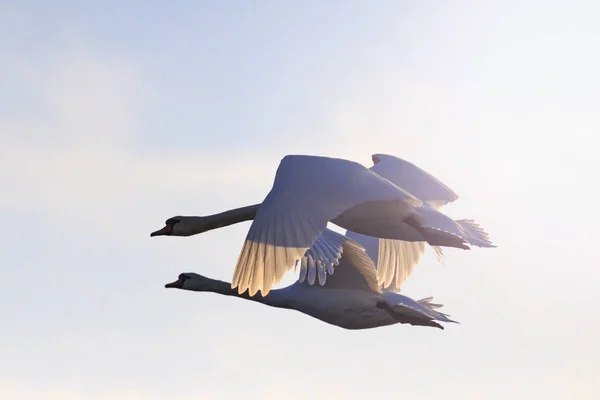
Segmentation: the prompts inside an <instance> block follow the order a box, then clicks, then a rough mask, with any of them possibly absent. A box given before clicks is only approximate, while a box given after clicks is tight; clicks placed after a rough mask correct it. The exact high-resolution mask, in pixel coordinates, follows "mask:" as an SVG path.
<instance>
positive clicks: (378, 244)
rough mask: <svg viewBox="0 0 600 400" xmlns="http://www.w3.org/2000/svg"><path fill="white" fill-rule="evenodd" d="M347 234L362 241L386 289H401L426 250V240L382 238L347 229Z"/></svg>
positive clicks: (381, 285)
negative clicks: (407, 240)
mask: <svg viewBox="0 0 600 400" xmlns="http://www.w3.org/2000/svg"><path fill="white" fill-rule="evenodd" d="M346 236H347V237H349V238H350V239H352V240H355V241H356V242H358V243H360V244H361V245H362V246H363V247H364V248H365V249H366V250H367V253H368V254H369V256H370V257H371V259H372V260H373V263H374V264H375V266H376V267H377V280H378V284H379V286H380V287H381V288H383V289H384V290H392V291H395V292H397V291H399V290H400V286H401V285H402V283H403V282H404V281H405V280H406V278H408V277H409V276H410V275H411V274H412V272H413V270H414V267H415V265H417V263H418V262H419V260H420V258H421V256H422V255H423V253H424V251H425V242H406V241H403V240H393V239H381V238H376V237H372V236H366V235H361V234H359V233H356V232H352V231H347V232H346Z"/></svg>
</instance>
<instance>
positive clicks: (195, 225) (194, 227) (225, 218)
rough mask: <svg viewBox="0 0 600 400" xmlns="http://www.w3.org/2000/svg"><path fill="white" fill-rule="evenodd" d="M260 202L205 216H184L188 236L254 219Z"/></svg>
mask: <svg viewBox="0 0 600 400" xmlns="http://www.w3.org/2000/svg"><path fill="white" fill-rule="evenodd" d="M259 206H260V204H253V205H251V206H246V207H240V208H234V209H232V210H228V211H224V212H222V213H218V214H213V215H207V216H203V217H184V218H185V224H186V229H185V233H186V234H187V236H191V235H197V234H199V233H203V232H207V231H211V230H213V229H218V228H222V227H225V226H229V225H233V224H237V223H240V222H244V221H250V220H253V219H254V217H255V216H256V213H257V211H258V207H259Z"/></svg>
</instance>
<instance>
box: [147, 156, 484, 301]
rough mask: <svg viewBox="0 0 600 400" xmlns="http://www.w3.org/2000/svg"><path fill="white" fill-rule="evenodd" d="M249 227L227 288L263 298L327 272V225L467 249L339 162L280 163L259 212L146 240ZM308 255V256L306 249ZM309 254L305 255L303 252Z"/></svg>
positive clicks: (184, 223)
mask: <svg viewBox="0 0 600 400" xmlns="http://www.w3.org/2000/svg"><path fill="white" fill-rule="evenodd" d="M249 219H254V221H253V223H252V225H251V227H250V230H249V232H248V235H247V237H246V241H245V242H244V245H243V248H242V251H241V253H240V256H239V258H238V262H237V264H236V267H235V271H234V275H233V279H232V288H236V287H237V288H238V292H239V293H243V292H245V291H246V290H247V289H250V295H251V296H253V295H254V294H256V292H257V291H261V293H262V294H263V295H266V294H267V293H268V292H269V290H270V289H271V287H272V285H273V284H275V283H277V282H279V281H280V280H281V278H282V276H283V275H284V273H285V272H287V271H289V270H290V269H291V268H293V267H295V266H297V265H298V263H299V262H300V261H302V263H305V264H308V267H307V268H308V270H309V272H310V271H311V270H317V272H318V271H323V270H325V269H329V268H332V267H333V266H334V265H335V264H336V263H337V262H338V259H339V257H340V254H341V250H342V249H341V247H340V245H339V243H338V244H337V245H336V244H332V243H325V244H324V245H320V244H319V243H317V246H314V247H313V244H314V243H315V239H316V238H317V237H318V236H319V234H320V233H321V232H323V230H324V229H325V227H326V225H327V222H328V221H331V222H333V223H335V224H336V225H339V226H341V227H343V228H346V229H348V230H349V231H352V232H356V233H360V234H364V235H368V236H375V237H380V238H387V239H400V240H405V241H411V242H420V241H427V242H428V243H429V244H431V245H441V246H450V247H457V248H463V249H468V247H467V246H466V245H465V243H471V242H472V244H474V245H481V241H472V237H473V235H472V234H471V233H470V232H469V231H468V228H469V226H466V225H463V224H461V223H459V222H456V221H453V220H452V219H450V218H449V217H447V216H445V215H444V214H442V213H440V212H439V211H437V210H435V209H434V208H433V207H431V206H429V205H428V204H425V203H423V202H421V200H419V199H418V198H417V197H415V196H413V195H412V194H411V193H409V192H407V191H405V190H403V189H402V188H400V187H399V186H397V185H395V184H393V183H392V182H390V181H388V180H387V179H384V178H383V177H381V176H380V175H378V174H377V173H375V172H373V171H371V170H369V169H367V168H365V167H364V166H362V165H360V164H358V163H356V162H352V161H348V160H342V159H336V158H327V157H317V156H286V157H284V158H283V160H282V161H281V163H280V165H279V167H278V169H277V173H276V176H275V181H274V183H273V187H272V189H271V191H270V192H269V194H268V195H267V197H266V198H265V200H264V201H263V202H262V203H261V204H260V205H255V206H249V207H244V208H242V209H236V210H232V211H230V212H225V213H222V214H219V215H217V216H211V217H206V218H205V219H202V217H200V218H199V217H173V218H170V219H169V220H167V221H166V224H165V225H166V226H165V227H164V228H163V229H161V230H159V231H156V232H153V233H152V234H151V236H157V235H175V236H189V235H191V234H194V233H199V232H202V231H206V230H209V229H215V228H218V227H221V226H225V225H229V224H231V223H235V222H239V221H244V220H249ZM311 247H312V248H311ZM309 248H310V249H311V251H310V252H307V250H308V249H309Z"/></svg>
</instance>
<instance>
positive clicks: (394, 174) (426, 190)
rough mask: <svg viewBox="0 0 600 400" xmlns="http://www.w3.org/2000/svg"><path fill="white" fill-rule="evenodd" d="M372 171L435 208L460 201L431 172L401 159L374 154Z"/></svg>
mask: <svg viewBox="0 0 600 400" xmlns="http://www.w3.org/2000/svg"><path fill="white" fill-rule="evenodd" d="M371 158H372V159H373V163H374V165H373V166H372V167H371V171H373V172H375V173H377V174H379V175H381V176H382V177H384V178H385V179H387V180H389V181H390V182H392V183H394V184H395V185H398V186H400V187H401V188H402V189H404V190H406V191H408V192H410V193H411V194H412V195H414V196H416V197H417V198H419V199H420V200H421V201H423V202H426V203H428V204H429V205H430V206H432V207H434V208H440V207H442V206H444V205H446V204H448V203H451V202H453V201H455V200H456V199H458V195H457V194H456V193H455V192H454V191H453V190H452V189H450V188H449V187H448V186H446V185H445V184H444V183H442V182H441V181H440V180H439V179H437V178H436V177H435V176H433V175H431V174H430V173H429V172H427V171H425V170H423V169H421V168H419V167H417V166H416V165H414V164H412V163H410V162H408V161H406V160H403V159H401V158H398V157H395V156H391V155H388V154H373V155H372V156H371Z"/></svg>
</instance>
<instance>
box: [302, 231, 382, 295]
mask: <svg viewBox="0 0 600 400" xmlns="http://www.w3.org/2000/svg"><path fill="white" fill-rule="evenodd" d="M324 242H329V243H339V244H341V250H342V254H341V258H340V259H339V263H338V265H336V266H335V267H333V268H332V269H331V270H329V269H324V271H323V276H321V275H320V273H319V270H317V271H315V272H313V277H312V281H311V272H310V271H311V269H310V268H311V265H310V263H303V264H302V267H301V268H300V274H299V277H298V283H300V284H307V285H313V284H314V282H315V278H314V275H315V274H316V275H317V276H318V278H319V283H320V285H322V286H323V288H324V289H357V290H370V291H373V292H376V293H381V288H380V287H379V283H378V281H377V272H376V270H375V264H373V260H371V257H369V255H368V254H367V252H366V250H365V248H364V247H363V246H362V245H361V244H360V243H358V242H356V241H354V240H352V239H350V238H348V237H346V236H344V235H342V234H340V233H337V232H335V231H332V230H330V229H325V230H324V231H323V233H322V234H321V236H319V237H318V238H317V239H316V240H315V244H314V245H313V247H312V248H311V249H310V250H309V252H310V251H312V250H313V248H315V247H316V246H318V245H323V243H324ZM305 265H306V267H305Z"/></svg>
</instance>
